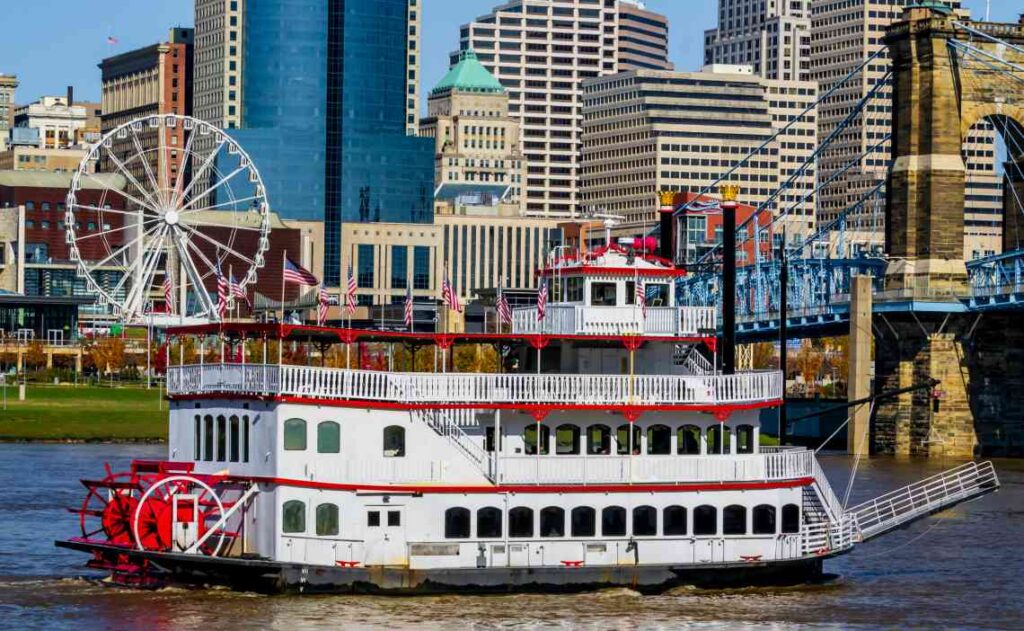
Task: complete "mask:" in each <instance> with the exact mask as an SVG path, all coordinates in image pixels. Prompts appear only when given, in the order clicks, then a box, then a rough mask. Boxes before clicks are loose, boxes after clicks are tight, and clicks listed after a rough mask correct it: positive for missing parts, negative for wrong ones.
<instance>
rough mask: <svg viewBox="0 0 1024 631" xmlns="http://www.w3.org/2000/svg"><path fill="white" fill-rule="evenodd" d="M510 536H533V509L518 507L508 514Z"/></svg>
mask: <svg viewBox="0 0 1024 631" xmlns="http://www.w3.org/2000/svg"><path fill="white" fill-rule="evenodd" d="M508 536H509V537H519V538H522V537H532V536H533V509H532V508H528V507H526V506H517V507H516V508H513V509H512V510H510V511H509V512H508Z"/></svg>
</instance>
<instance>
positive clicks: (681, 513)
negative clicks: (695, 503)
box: [662, 506, 686, 535]
mask: <svg viewBox="0 0 1024 631" xmlns="http://www.w3.org/2000/svg"><path fill="white" fill-rule="evenodd" d="M662 522H663V525H662V529H663V530H664V531H665V534H666V535H685V534H686V507H684V506H666V507H665V510H664V511H662Z"/></svg>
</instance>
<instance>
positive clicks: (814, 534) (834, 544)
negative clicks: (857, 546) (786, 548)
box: [800, 519, 857, 556]
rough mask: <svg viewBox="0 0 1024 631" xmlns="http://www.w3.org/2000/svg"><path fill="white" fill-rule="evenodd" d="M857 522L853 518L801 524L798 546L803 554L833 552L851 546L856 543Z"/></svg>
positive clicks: (820, 554)
mask: <svg viewBox="0 0 1024 631" xmlns="http://www.w3.org/2000/svg"><path fill="white" fill-rule="evenodd" d="M856 534H857V524H856V521H855V520H853V519H842V520H840V521H839V522H836V523H832V522H824V521H823V522H818V523H814V524H806V523H805V524H803V526H802V528H801V531H800V548H801V552H802V553H803V555H804V556H823V555H826V554H834V553H836V552H841V551H843V550H847V549H849V548H851V547H853V544H854V543H856V541H857V539H856Z"/></svg>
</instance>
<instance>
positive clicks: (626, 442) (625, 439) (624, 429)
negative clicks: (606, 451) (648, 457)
mask: <svg viewBox="0 0 1024 631" xmlns="http://www.w3.org/2000/svg"><path fill="white" fill-rule="evenodd" d="M630 428H632V430H633V431H630ZM640 435H641V433H640V428H639V427H637V426H636V424H634V423H626V424H625V425H619V428H618V430H616V432H615V438H616V439H617V441H618V447H617V452H618V453H619V455H623V456H624V455H628V454H629V453H630V452H631V451H632V453H633V455H634V456H639V455H640ZM630 441H632V442H630Z"/></svg>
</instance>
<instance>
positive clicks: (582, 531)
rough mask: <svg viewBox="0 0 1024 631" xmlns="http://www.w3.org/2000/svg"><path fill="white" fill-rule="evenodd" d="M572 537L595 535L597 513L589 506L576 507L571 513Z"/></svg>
mask: <svg viewBox="0 0 1024 631" xmlns="http://www.w3.org/2000/svg"><path fill="white" fill-rule="evenodd" d="M570 520H571V522H572V523H571V528H572V529H571V531H570V532H571V533H572V536H573V537H593V536H594V535H595V534H596V533H597V513H596V512H595V511H594V509H593V508H591V507H589V506H577V507H576V508H574V509H572V513H571V517H570Z"/></svg>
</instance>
